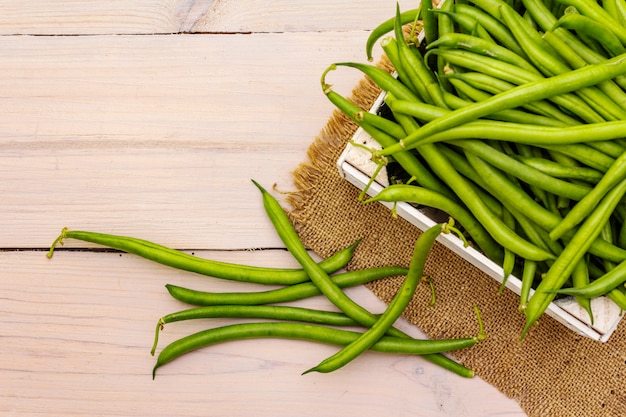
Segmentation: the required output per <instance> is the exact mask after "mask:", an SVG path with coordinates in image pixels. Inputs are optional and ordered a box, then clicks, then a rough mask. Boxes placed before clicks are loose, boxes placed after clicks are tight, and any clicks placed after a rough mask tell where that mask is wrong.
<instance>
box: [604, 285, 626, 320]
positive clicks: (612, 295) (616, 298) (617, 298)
mask: <svg viewBox="0 0 626 417" xmlns="http://www.w3.org/2000/svg"><path fill="white" fill-rule="evenodd" d="M607 297H608V298H609V299H610V300H611V301H613V302H614V303H615V304H617V306H618V307H619V308H621V309H622V312H621V314H623V313H624V311H626V294H624V293H623V292H622V290H620V289H619V288H615V289H614V290H611V291H609V293H608V294H607Z"/></svg>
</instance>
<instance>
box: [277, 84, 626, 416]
mask: <svg viewBox="0 0 626 417" xmlns="http://www.w3.org/2000/svg"><path fill="white" fill-rule="evenodd" d="M379 93H380V91H379V90H378V89H377V87H376V86H375V85H374V84H372V83H371V82H370V81H369V80H367V79H363V80H362V81H361V82H360V83H359V85H358V86H357V87H356V88H355V89H354V91H353V96H352V99H353V100H354V101H355V102H356V103H357V104H359V105H360V106H361V107H362V108H365V109H368V108H370V107H371V105H372V104H373V102H374V101H375V99H376V97H377V96H378V94H379ZM355 130H356V126H355V125H354V124H353V123H352V122H351V121H350V120H349V119H347V118H346V117H345V116H344V115H342V114H340V113H339V112H335V114H334V115H333V116H332V118H331V119H330V120H329V122H328V124H327V125H326V126H325V127H324V128H323V129H322V131H321V133H320V134H319V136H318V137H317V138H315V140H314V142H313V143H312V145H311V147H310V149H309V153H308V159H307V160H306V161H304V162H302V164H301V165H300V166H298V167H297V168H296V170H295V171H294V173H293V174H294V181H295V184H296V191H295V192H294V193H292V194H291V195H290V196H289V198H288V203H289V204H290V206H291V207H290V213H289V214H290V216H291V218H292V220H293V221H294V223H295V224H296V227H297V230H298V233H299V234H300V236H301V238H302V240H303V241H304V243H305V244H306V245H308V246H309V247H310V248H311V249H313V250H314V251H315V252H317V253H318V254H319V255H322V256H328V255H330V254H332V253H334V252H335V251H337V250H339V249H341V248H344V247H345V246H347V245H349V244H350V243H352V242H354V241H355V240H356V239H358V238H363V241H362V243H361V244H360V246H359V247H358V249H357V251H356V253H355V256H354V259H353V261H352V262H351V263H350V264H349V267H348V269H361V268H367V267H374V266H381V265H389V264H395V265H397V264H401V265H408V263H409V261H410V256H411V253H412V248H413V245H414V243H415V239H416V238H417V237H418V236H419V233H420V231H419V230H418V229H417V228H416V227H414V226H413V225H411V224H409V223H408V222H407V221H405V220H403V219H401V218H397V219H393V218H392V217H391V215H390V211H389V209H387V208H385V207H384V206H382V205H380V204H378V203H376V204H368V205H363V204H362V203H361V202H359V201H358V199H357V197H358V194H359V190H357V189H356V187H354V186H353V185H351V184H349V183H348V182H347V181H346V180H344V179H342V178H341V177H340V175H339V173H338V170H337V168H336V161H337V159H338V158H339V155H340V153H341V152H342V150H343V149H344V147H345V145H346V143H347V141H348V140H349V139H350V138H351V136H352V135H353V133H354V131H355ZM426 273H427V274H428V275H429V276H430V277H431V278H432V279H433V281H434V283H435V286H436V291H437V303H436V304H435V306H428V301H429V300H430V290H429V288H428V286H427V285H421V286H420V287H419V289H418V292H417V294H416V297H415V299H414V300H413V302H412V303H411V304H410V306H409V308H408V309H407V311H406V315H405V316H406V318H407V319H408V320H409V321H410V322H412V323H413V324H415V325H417V326H418V327H419V328H420V329H421V330H423V331H424V332H425V333H426V334H427V335H428V336H429V337H430V338H435V339H438V338H444V337H466V336H469V335H474V334H476V331H477V324H476V319H475V316H474V313H473V310H472V308H473V306H474V305H478V306H479V307H480V310H481V312H482V315H483V319H484V322H485V327H486V331H487V333H488V335H489V337H488V339H487V340H485V341H483V342H481V343H479V344H477V345H476V346H474V347H472V348H470V349H466V350H464V351H461V352H458V353H457V354H456V355H455V357H456V358H457V359H458V360H460V361H461V362H462V363H463V364H465V365H466V366H468V367H470V368H472V369H474V370H475V371H476V375H477V376H479V377H480V378H482V379H483V380H485V381H487V382H488V383H490V384H491V385H493V386H494V387H496V388H498V389H499V390H500V391H501V392H503V393H504V394H505V395H506V396H508V397H510V398H514V399H515V400H516V401H518V403H519V404H520V406H521V407H522V409H523V410H524V411H525V412H526V413H527V414H528V416H530V417H538V416H541V417H583V416H586V417H600V416H602V417H608V416H626V382H625V378H626V323H624V322H622V324H621V325H620V326H619V328H618V329H617V331H616V332H615V333H614V334H613V335H612V336H611V338H610V340H609V342H607V343H600V342H596V341H593V340H591V339H587V338H585V337H582V336H578V335H576V334H574V333H573V332H572V331H570V330H568V329H566V328H565V327H564V326H563V325H561V324H559V323H557V322H556V321H554V320H553V319H552V318H550V317H548V316H545V317H542V318H541V319H540V320H539V323H538V326H537V327H536V328H534V329H533V330H532V332H531V333H530V334H529V335H528V336H527V338H526V339H525V340H524V341H523V342H522V343H520V342H519V341H518V339H519V335H520V330H521V328H522V326H523V323H524V320H523V317H522V316H521V314H520V313H519V312H518V311H517V306H518V302H519V298H518V297H517V296H516V295H515V294H514V293H513V292H511V291H509V290H505V291H504V292H503V293H502V294H500V295H498V294H497V290H498V285H499V284H498V283H496V282H495V281H494V280H493V279H492V278H490V277H489V276H487V275H485V274H484V273H482V272H481V271H479V270H478V269H477V268H475V267H474V266H472V265H471V264H469V263H467V262H466V261H464V260H463V259H461V258H459V257H458V256H456V255H454V254H453V253H452V252H451V251H449V250H448V249H447V248H445V247H444V246H442V245H440V244H437V245H436V247H435V248H434V250H433V251H432V252H431V254H430V256H429V260H428V263H427V267H426ZM399 285H400V280H399V279H387V280H381V281H379V282H376V283H372V284H370V285H368V286H369V288H370V289H371V291H372V292H373V293H375V294H376V295H377V296H378V297H379V298H380V299H382V300H383V301H385V302H389V301H390V300H391V298H392V297H393V296H394V294H395V292H396V290H397V288H398V287H399Z"/></svg>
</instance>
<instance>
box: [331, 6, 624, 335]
mask: <svg viewBox="0 0 626 417" xmlns="http://www.w3.org/2000/svg"><path fill="white" fill-rule="evenodd" d="M418 33H419V36H418ZM378 41H380V45H381V46H382V49H383V51H384V52H385V55H386V57H387V58H388V59H389V61H390V62H391V64H392V66H393V69H394V70H395V74H394V75H392V74H389V73H388V72H386V71H384V70H382V69H381V68H379V67H376V66H374V65H370V64H365V63H358V62H337V63H334V64H332V65H330V66H329V68H328V69H327V70H326V71H325V72H324V73H323V75H322V80H321V84H322V90H323V92H324V94H325V95H326V96H327V97H328V99H329V100H330V101H331V102H332V103H333V104H334V105H335V106H336V107H337V108H338V109H340V110H341V111H343V112H344V113H345V114H346V115H348V116H349V117H350V118H351V119H352V120H354V122H355V123H356V124H358V125H359V126H360V127H361V128H363V130H365V131H366V132H367V133H369V134H370V136H372V137H373V138H374V139H375V140H376V141H377V142H379V144H380V145H381V146H382V149H379V150H376V149H370V152H371V154H372V160H373V161H375V162H376V163H377V164H379V166H384V165H387V166H388V170H389V172H390V173H391V174H390V175H391V180H392V181H391V183H392V185H390V186H388V187H387V188H385V189H384V190H383V191H382V192H381V193H380V194H379V195H377V196H376V197H375V198H371V199H369V200H366V202H370V201H384V202H390V203H397V202H399V201H404V202H409V203H411V204H414V205H417V206H422V207H431V208H436V209H439V210H442V211H444V212H446V213H447V214H449V215H450V216H452V217H453V218H455V219H456V220H457V221H458V222H459V223H460V224H461V225H462V226H463V229H464V231H465V233H466V234H467V238H468V239H469V240H470V241H471V242H472V244H473V245H475V246H476V247H477V249H479V250H481V251H482V252H483V253H484V254H485V256H486V257H488V258H489V259H491V260H492V261H494V262H496V263H497V264H499V265H501V266H502V268H503V271H504V272H503V277H502V278H503V281H504V282H506V279H507V278H508V277H509V276H510V275H511V274H515V275H517V276H519V277H521V281H522V291H521V296H520V304H519V309H520V311H521V312H522V313H523V314H524V315H525V318H526V323H525V325H524V327H523V328H522V329H521V331H520V336H521V339H523V338H524V337H525V336H526V335H527V333H528V332H529V330H530V329H531V328H532V327H533V325H534V324H535V323H536V322H537V320H538V318H539V317H540V316H541V315H542V314H543V313H544V312H545V310H546V309H547V307H548V306H549V305H550V303H551V302H552V301H553V300H554V299H555V297H557V296H559V297H560V296H563V295H571V296H575V297H576V300H577V301H578V302H579V303H580V305H581V306H582V307H583V308H584V309H585V310H586V311H587V312H588V313H589V316H590V320H591V322H592V323H593V313H592V310H591V302H590V301H591V299H592V298H594V297H598V296H606V297H608V298H610V299H611V300H613V301H614V302H615V303H616V304H617V305H618V306H620V307H621V308H622V309H626V288H625V285H624V284H625V283H626V266H625V265H626V264H625V262H626V223H625V222H624V220H625V217H626V205H624V194H625V193H626V152H625V151H626V91H625V88H626V6H625V4H624V2H623V1H622V0H607V1H603V2H601V3H599V2H596V1H594V0H514V1H505V0H463V1H461V0H458V1H457V0H443V1H442V2H441V3H440V5H439V7H438V8H433V7H432V6H428V5H427V4H425V3H422V5H421V6H420V7H418V8H416V9H414V10H410V11H402V12H401V10H400V8H399V7H397V9H396V15H395V17H393V18H391V19H389V20H386V21H384V22H382V23H381V24H380V25H379V26H378V27H376V28H375V29H374V30H373V31H372V32H371V35H370V36H369V38H368V40H367V42H366V47H365V48H366V56H367V58H368V60H370V61H371V59H372V50H373V47H374V45H375V44H376V43H377V42H378ZM339 67H348V68H353V69H356V70H358V71H361V72H362V73H364V74H365V75H366V76H368V77H369V78H370V79H371V81H373V82H374V83H375V84H376V85H377V86H378V87H379V88H380V89H381V90H382V91H383V93H384V103H383V106H382V107H381V108H380V109H376V110H377V111H376V112H371V113H370V112H367V111H366V110H364V109H360V108H358V107H357V106H355V105H354V104H352V103H351V102H350V101H349V100H348V99H346V98H344V97H343V96H341V95H340V94H338V93H336V92H334V91H333V89H332V86H331V85H330V84H328V83H327V82H326V77H327V76H328V74H329V73H330V71H333V70H337V68H339ZM365 113H369V114H367V115H365ZM532 289H534V292H533V291H531V290H532ZM531 294H532V295H531Z"/></svg>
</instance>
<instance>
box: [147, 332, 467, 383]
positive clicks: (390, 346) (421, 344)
mask: <svg viewBox="0 0 626 417" xmlns="http://www.w3.org/2000/svg"><path fill="white" fill-rule="evenodd" d="M360 334H361V333H359V332H353V331H347V330H339V329H334V328H329V327H325V326H318V325H308V324H300V323H288V322H285V323H282V322H270V323H241V324H233V325H229V326H223V327H218V328H215V329H208V330H203V331H201V332H198V333H195V334H192V335H189V336H186V337H183V338H181V339H179V340H176V341H174V342H172V343H170V344H169V345H167V346H166V347H165V348H163V350H162V351H161V352H160V353H159V356H158V357H157V361H156V364H155V365H154V368H153V371H152V376H153V378H154V377H155V375H156V370H157V369H158V368H160V367H162V366H163V365H165V364H167V363H169V362H171V361H173V360H174V359H176V358H178V357H180V356H182V355H184V354H186V353H189V352H191V351H194V350H197V349H201V348H204V347H207V346H210V345H214V344H216V343H222V342H227V341H233V340H243V339H251V338H282V339H294V340H305V341H313V342H319V343H324V344H331V345H339V346H345V345H347V344H349V343H351V342H352V341H353V340H355V339H356V338H358V337H359V335H360ZM477 342H478V337H471V338H459V339H445V340H417V339H407V338H400V337H389V336H383V337H382V338H381V339H380V340H379V341H378V342H377V343H376V344H374V345H373V346H372V347H371V350H373V351H377V352H384V353H395V354H405V355H407V354H408V355H421V356H422V357H425V356H428V355H432V354H435V353H439V352H450V351H455V350H460V349H464V348H468V347H471V346H473V345H475V344H476V343H477ZM450 361H451V363H453V364H454V365H455V366H456V369H455V370H456V371H457V373H458V374H459V375H462V376H464V377H467V378H471V377H473V376H474V372H473V371H472V370H470V369H467V368H465V367H463V366H462V365H460V364H458V363H457V362H454V361H452V360H450Z"/></svg>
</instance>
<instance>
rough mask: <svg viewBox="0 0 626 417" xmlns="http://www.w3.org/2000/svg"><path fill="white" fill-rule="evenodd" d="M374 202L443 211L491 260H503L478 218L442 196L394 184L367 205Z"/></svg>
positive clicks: (414, 187)
mask: <svg viewBox="0 0 626 417" xmlns="http://www.w3.org/2000/svg"><path fill="white" fill-rule="evenodd" d="M374 201H384V202H394V203H395V202H399V201H405V202H408V203H414V204H420V205H424V206H427V207H432V208H436V209H438V210H442V211H444V212H445V213H447V214H449V215H450V216H451V217H452V218H454V219H455V220H456V221H458V222H459V223H460V224H461V225H462V226H463V227H464V228H465V230H467V232H468V233H469V235H470V236H471V237H472V239H473V240H474V242H475V243H476V244H477V245H478V247H479V248H480V250H481V251H483V252H484V253H485V255H486V256H487V257H488V258H489V259H492V260H494V261H496V262H497V261H498V260H500V259H501V258H502V249H501V248H500V247H499V246H498V245H497V244H496V243H495V242H494V240H493V238H491V236H489V234H488V233H487V231H486V230H485V228H484V227H483V226H482V225H481V224H480V223H479V222H478V221H477V220H476V218H475V217H474V216H473V215H472V214H471V213H470V212H469V211H468V210H467V209H466V208H465V207H463V206H462V205H461V204H459V203H457V202H456V201H453V200H450V199H449V198H447V197H445V196H443V195H441V194H438V193H436V192H434V191H430V190H428V189H425V188H422V187H418V186H415V185H406V184H394V185H389V186H387V187H385V188H383V189H382V190H381V191H380V192H379V193H378V194H377V195H375V196H374V197H372V198H370V199H369V200H366V201H365V203H371V202H374Z"/></svg>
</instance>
